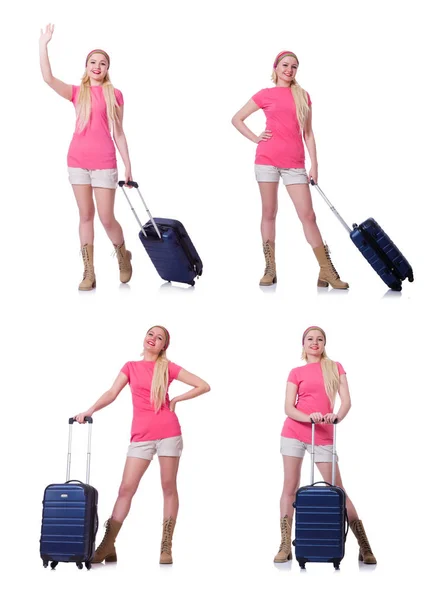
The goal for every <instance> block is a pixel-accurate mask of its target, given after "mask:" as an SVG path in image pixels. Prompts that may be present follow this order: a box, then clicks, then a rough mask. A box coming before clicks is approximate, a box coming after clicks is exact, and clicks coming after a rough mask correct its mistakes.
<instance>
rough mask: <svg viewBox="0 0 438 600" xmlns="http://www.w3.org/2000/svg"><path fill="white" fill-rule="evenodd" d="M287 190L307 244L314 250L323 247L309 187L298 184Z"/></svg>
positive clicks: (288, 186) (288, 187)
mask: <svg viewBox="0 0 438 600" xmlns="http://www.w3.org/2000/svg"><path fill="white" fill-rule="evenodd" d="M286 189H287V192H288V194H289V196H290V197H291V199H292V202H293V204H294V206H295V210H296V211H297V214H298V217H299V219H300V221H301V224H302V226H303V229H304V235H305V237H306V240H307V242H308V243H309V244H310V245H311V247H312V248H318V247H319V246H322V245H323V242H322V237H321V233H320V231H319V229H318V225H317V224H316V216H315V213H314V211H313V205H312V196H311V195H310V190H309V186H308V185H307V184H304V183H297V184H294V185H287V186H286Z"/></svg>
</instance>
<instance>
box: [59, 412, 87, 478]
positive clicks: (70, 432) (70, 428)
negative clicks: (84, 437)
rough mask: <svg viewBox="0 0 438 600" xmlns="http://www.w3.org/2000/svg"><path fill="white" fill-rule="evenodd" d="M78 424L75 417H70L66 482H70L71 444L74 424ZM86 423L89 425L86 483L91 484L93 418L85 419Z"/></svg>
mask: <svg viewBox="0 0 438 600" xmlns="http://www.w3.org/2000/svg"><path fill="white" fill-rule="evenodd" d="M75 422H76V423H77V421H76V419H75V418H74V417H70V418H69V420H68V425H69V428H68V450H67V476H66V478H65V480H66V481H69V480H70V466H71V442H72V434H73V424H74V423H75ZM85 422H86V423H88V447H87V474H86V478H85V483H90V462H91V430H92V424H93V418H92V417H85Z"/></svg>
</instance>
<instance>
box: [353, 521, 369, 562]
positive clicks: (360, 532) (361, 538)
mask: <svg viewBox="0 0 438 600" xmlns="http://www.w3.org/2000/svg"><path fill="white" fill-rule="evenodd" d="M356 532H357V538H358V542H359V546H360V549H361V551H362V552H364V553H365V552H368V553H370V554H372V550H371V546H370V543H369V541H368V538H367V534H366V533H365V530H364V528H363V527H362V524H361V523H357V524H356Z"/></svg>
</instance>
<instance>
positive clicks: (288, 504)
mask: <svg viewBox="0 0 438 600" xmlns="http://www.w3.org/2000/svg"><path fill="white" fill-rule="evenodd" d="M302 464H303V459H302V458H297V457H296V456H283V468H284V483H283V492H282V494H281V498H280V518H282V517H285V516H286V515H287V516H288V517H290V518H292V516H293V513H294V508H293V503H294V502H295V494H296V493H297V489H298V488H299V485H300V475H301V465H302Z"/></svg>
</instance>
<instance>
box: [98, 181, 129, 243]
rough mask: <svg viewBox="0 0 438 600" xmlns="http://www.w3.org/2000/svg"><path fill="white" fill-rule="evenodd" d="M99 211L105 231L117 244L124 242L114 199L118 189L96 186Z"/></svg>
mask: <svg viewBox="0 0 438 600" xmlns="http://www.w3.org/2000/svg"><path fill="white" fill-rule="evenodd" d="M94 195H95V198H96V205H97V212H98V215H99V219H100V221H101V223H102V225H103V226H104V228H105V231H106V233H107V235H108V237H109V239H110V240H111V241H112V243H113V244H114V245H115V246H120V245H121V244H123V241H124V240H123V231H122V228H121V226H120V223H119V222H118V221H116V217H115V216H114V200H115V197H116V190H113V189H109V188H97V187H96V188H94Z"/></svg>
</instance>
